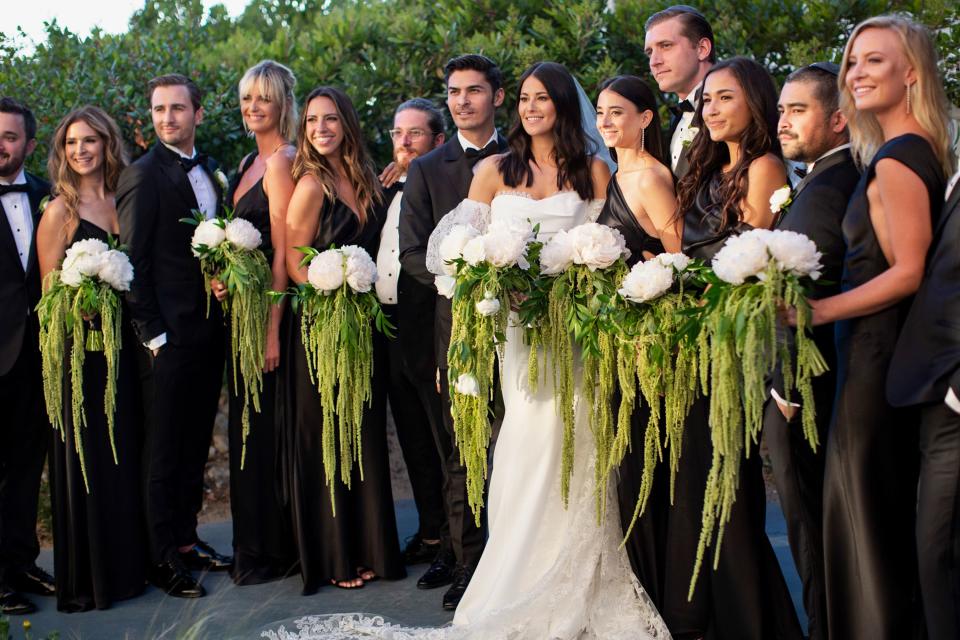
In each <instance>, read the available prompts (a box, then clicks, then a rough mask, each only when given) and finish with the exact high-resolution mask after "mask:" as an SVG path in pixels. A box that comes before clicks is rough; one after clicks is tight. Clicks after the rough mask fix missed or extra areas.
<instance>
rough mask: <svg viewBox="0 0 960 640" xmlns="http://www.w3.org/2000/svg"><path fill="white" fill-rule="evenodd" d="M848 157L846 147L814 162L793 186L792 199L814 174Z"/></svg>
mask: <svg viewBox="0 0 960 640" xmlns="http://www.w3.org/2000/svg"><path fill="white" fill-rule="evenodd" d="M849 158H850V151H849V150H848V149H841V150H839V151H836V152H834V153H831V154H830V155H828V156H827V157H826V158H823V159H822V160H820V161H818V162H816V163H814V165H813V169H812V170H811V171H810V172H809V173H808V174H807V175H805V176H804V177H803V178H802V179H801V180H800V182H798V183H797V186H796V187H794V188H793V195H792V196H791V197H792V198H793V199H794V200H795V199H796V198H797V196H798V195H800V192H801V191H803V190H804V189H805V188H806V186H807V185H808V184H810V181H811V180H813V178H814V177H815V176H817V175H818V174H820V173H823V172H824V171H826V170H827V169H829V168H830V167H832V166H834V165H837V164H840V163H841V162H845V161H846V160H848V159H849Z"/></svg>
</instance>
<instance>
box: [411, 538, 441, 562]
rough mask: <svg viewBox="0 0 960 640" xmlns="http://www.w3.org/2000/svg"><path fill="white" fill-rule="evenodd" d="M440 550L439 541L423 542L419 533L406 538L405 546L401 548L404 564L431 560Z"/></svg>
mask: <svg viewBox="0 0 960 640" xmlns="http://www.w3.org/2000/svg"><path fill="white" fill-rule="evenodd" d="M439 551H440V542H439V541H437V542H429V543H428V542H424V541H423V538H421V537H420V534H419V533H415V534H414V535H412V536H410V537H409V538H407V546H406V547H404V548H403V563H404V564H423V563H425V562H432V561H433V560H434V558H436V557H437V553H439Z"/></svg>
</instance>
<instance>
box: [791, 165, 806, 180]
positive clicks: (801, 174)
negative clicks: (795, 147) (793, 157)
mask: <svg viewBox="0 0 960 640" xmlns="http://www.w3.org/2000/svg"><path fill="white" fill-rule="evenodd" d="M793 173H794V174H795V175H796V176H797V177H798V178H800V179H801V180H803V179H804V178H806V177H807V168H806V167H794V168H793Z"/></svg>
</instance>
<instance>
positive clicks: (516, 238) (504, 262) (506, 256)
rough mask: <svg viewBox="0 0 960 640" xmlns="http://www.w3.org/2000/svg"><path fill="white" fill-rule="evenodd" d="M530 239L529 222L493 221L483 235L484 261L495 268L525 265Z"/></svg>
mask: <svg viewBox="0 0 960 640" xmlns="http://www.w3.org/2000/svg"><path fill="white" fill-rule="evenodd" d="M532 239H533V228H532V227H531V226H530V223H529V222H527V221H525V220H512V221H503V220H495V221H494V222H493V223H491V224H490V227H489V228H488V229H487V232H486V233H485V234H484V235H483V246H484V253H485V254H486V260H487V262H489V263H490V264H492V265H493V266H495V267H512V266H514V265H519V264H520V263H521V262H523V263H526V258H525V256H526V253H527V243H528V242H530V241H532ZM528 266H529V265H528Z"/></svg>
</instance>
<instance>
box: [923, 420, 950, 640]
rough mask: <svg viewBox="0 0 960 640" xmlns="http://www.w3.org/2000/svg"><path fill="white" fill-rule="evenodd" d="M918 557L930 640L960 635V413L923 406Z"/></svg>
mask: <svg viewBox="0 0 960 640" xmlns="http://www.w3.org/2000/svg"><path fill="white" fill-rule="evenodd" d="M919 436H920V456H921V457H920V488H919V492H918V495H919V502H918V510H917V555H918V557H919V568H920V592H921V596H922V598H923V612H924V616H925V618H926V622H927V633H928V635H929V638H930V640H941V639H944V640H945V639H947V638H951V639H954V638H960V415H958V414H956V413H955V412H954V411H953V410H951V409H950V408H949V407H947V406H946V405H945V404H944V403H943V402H936V403H931V404H928V405H924V406H923V407H922V408H921V409H920V432H919Z"/></svg>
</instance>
